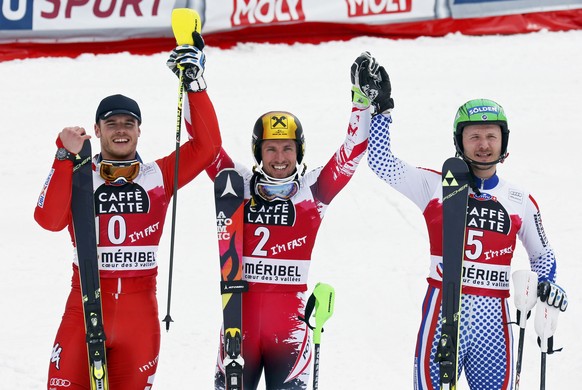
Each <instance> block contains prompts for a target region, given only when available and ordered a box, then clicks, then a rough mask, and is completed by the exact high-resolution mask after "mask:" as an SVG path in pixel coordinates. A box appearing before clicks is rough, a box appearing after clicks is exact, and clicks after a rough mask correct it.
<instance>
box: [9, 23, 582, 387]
mask: <svg viewBox="0 0 582 390" xmlns="http://www.w3.org/2000/svg"><path fill="white" fill-rule="evenodd" d="M169 49H171V48H169ZM364 50H369V51H371V52H372V53H373V54H374V55H375V56H376V57H377V58H378V60H379V61H380V62H381V63H382V64H383V65H385V66H386V68H387V70H388V72H389V74H390V77H391V79H392V85H393V97H394V99H395V101H396V108H395V110H394V112H393V117H394V124H393V130H392V132H393V150H394V151H395V153H396V154H397V155H398V156H400V157H401V158H403V159H405V160H406V161H408V162H410V163H413V164H416V165H420V166H425V167H431V168H435V169H438V170H440V166H441V164H442V162H443V161H444V160H445V158H447V157H449V156H451V155H452V154H453V144H452V133H451V131H452V121H453V116H454V114H455V112H456V109H457V107H458V106H459V105H461V104H462V103H464V102H465V101H466V100H469V99H471V98H477V97H488V98H491V99H494V100H496V101H498V102H499V103H501V104H502V105H503V106H504V108H505V110H506V113H507V115H508V117H509V125H510V129H511V131H512V132H511V137H510V152H511V155H510V157H509V159H508V160H507V161H506V163H505V164H503V165H502V166H500V167H499V172H500V174H501V176H503V177H505V178H506V179H507V180H510V181H514V182H516V183H518V184H521V185H522V186H524V187H526V188H528V189H530V190H531V191H532V193H533V194H534V196H535V198H536V200H537V202H538V204H539V205H540V207H541V210H542V215H543V217H544V224H545V228H546V233H547V235H548V237H549V239H550V242H551V244H552V245H553V247H554V249H555V252H556V255H557V258H558V264H559V265H558V281H559V283H560V284H562V285H563V286H564V288H565V289H566V290H567V292H568V294H569V298H570V307H569V308H568V311H567V312H565V313H562V314H561V315H560V320H559V325H558V329H557V332H556V337H555V344H556V346H564V350H563V352H561V353H558V354H554V355H551V356H548V360H547V387H548V388H551V389H567V388H573V386H574V384H577V383H580V382H581V381H582V352H581V351H582V338H581V337H580V336H579V334H580V332H579V328H578V325H579V322H578V321H579V320H580V319H581V316H582V315H581V313H580V307H581V304H582V287H581V284H580V279H579V276H577V275H581V274H582V262H581V263H578V261H581V260H582V258H581V255H580V250H579V248H580V245H579V243H580V242H579V241H578V240H580V236H581V233H582V228H581V227H580V221H581V220H582V208H581V207H580V205H579V204H578V205H577V203H576V202H577V201H576V200H575V199H576V198H575V197H576V196H577V195H579V191H580V190H582V184H581V182H580V178H579V177H577V176H576V175H577V174H576V173H575V172H574V171H575V167H574V165H575V164H576V161H578V162H579V157H580V154H579V153H580V150H581V145H582V135H581V124H580V110H581V109H582V72H581V69H582V31H572V32H558V33H549V32H541V33H532V34H527V35H515V36H486V37H466V36H461V35H449V36H447V37H444V38H419V39H415V40H398V41H397V40H388V39H377V38H358V39H354V40H351V41H349V42H330V43H323V44H320V45H292V46H286V45H258V44H245V45H239V46H237V47H236V48H234V49H232V50H219V49H216V48H212V47H208V48H207V49H206V52H207V56H208V61H207V70H206V80H207V82H208V85H209V89H208V91H209V94H210V96H211V97H212V99H213V101H214V104H215V107H216V111H217V113H218V117H219V121H220V123H221V127H222V134H223V139H224V146H225V148H226V149H227V150H228V151H229V153H230V154H231V155H232V156H233V157H234V158H235V159H236V160H238V161H240V162H243V163H246V164H247V165H249V166H250V165H251V162H252V158H251V153H250V148H249V144H250V134H251V128H252V125H253V124H254V121H255V120H256V118H257V117H258V116H259V115H260V114H262V113H263V112H266V111H269V110H273V109H283V110H289V111H291V112H293V113H295V114H296V115H297V116H298V117H299V118H300V119H301V121H302V123H303V126H304V129H305V133H306V137H307V154H306V162H307V163H308V166H309V167H310V168H315V167H317V166H319V165H323V164H325V163H326V162H327V161H328V159H329V158H330V157H331V156H332V154H333V153H334V152H335V150H336V148H337V147H338V146H339V145H340V143H341V142H342V141H343V138H344V135H345V131H346V128H347V122H348V119H349V111H350V79H349V68H350V66H351V64H352V61H353V60H354V59H355V58H356V57H357V56H358V55H359V54H360V52H362V51H364ZM166 56H167V53H162V54H157V55H152V56H132V55H129V54H126V53H125V54H114V55H98V56H95V55H83V56H81V57H79V58H77V59H68V58H45V59H33V60H23V61H20V60H19V61H11V62H5V63H0V86H1V89H0V107H1V115H0V131H1V134H2V142H1V143H0V159H1V160H0V161H1V164H0V180H1V182H2V192H1V196H2V200H1V202H0V216H1V218H2V224H1V226H2V227H1V231H2V240H1V241H0V253H2V259H3V264H4V265H3V266H2V271H1V273H0V302H1V303H0V304H1V311H0V312H1V313H2V321H0V378H1V380H0V389H40V388H44V387H45V386H46V385H45V383H46V373H47V369H48V364H49V358H50V354H51V349H52V345H53V344H52V343H53V339H54V336H55V333H56V330H57V327H58V325H59V322H60V318H61V315H62V313H63V309H64V304H65V299H66V297H67V294H68V292H69V286H70V277H71V265H70V263H71V259H72V250H71V244H70V240H69V237H68V233H67V232H66V231H62V232H59V233H52V232H48V231H44V230H43V229H41V228H40V227H39V226H38V225H37V224H36V223H35V221H34V220H33V211H34V207H35V204H36V201H37V197H38V194H39V193H40V190H41V188H42V185H43V182H44V180H45V178H46V175H47V174H48V171H49V168H50V166H51V164H52V160H53V155H54V152H55V145H54V141H55V138H56V135H57V133H58V132H59V131H60V130H61V129H62V128H63V127H65V126H71V125H83V126H85V128H87V129H88V131H89V132H90V133H91V134H93V131H92V129H91V128H92V126H93V118H94V113H95V109H96V107H97V104H98V103H99V101H100V100H101V98H103V97H104V96H107V95H110V94H114V93H123V94H126V95H128V96H131V97H134V98H135V99H136V100H137V101H138V102H139V104H140V106H141V109H142V113H143V119H144V122H143V125H142V136H141V139H140V143H139V148H138V149H139V152H140V154H141V155H142V157H143V158H144V159H145V160H147V161H151V160H153V159H156V158H159V157H161V156H164V155H166V154H168V153H170V152H171V151H172V150H173V148H174V135H175V119H176V102H177V89H178V88H177V81H176V79H175V77H174V75H173V74H171V73H170V72H169V71H168V70H167V69H166V67H165V60H166ZM92 141H93V148H94V149H95V150H96V149H97V148H98V146H99V144H98V142H97V139H96V138H93V140H92ZM569 193H570V194H571V195H569ZM178 198H179V199H178V213H179V217H178V220H177V236H176V248H175V268H174V271H175V272H174V281H173V290H172V298H173V300H172V306H171V307H172V312H171V313H172V317H173V319H174V321H175V322H174V323H173V324H172V326H171V329H170V332H169V333H166V332H163V335H162V347H161V353H160V361H159V368H158V371H157V376H156V382H155V385H156V386H155V388H157V389H181V388H194V389H196V388H198V389H204V388H207V389H210V388H212V378H213V373H214V365H215V359H216V352H217V347H218V341H219V335H218V331H219V327H220V322H221V310H220V295H219V284H218V280H219V269H218V256H217V244H216V239H215V235H214V215H213V210H214V205H213V199H212V188H211V183H210V180H209V179H208V178H207V177H206V175H204V174H203V175H201V176H200V177H198V178H196V179H195V180H194V182H192V183H191V184H190V185H188V186H187V187H186V188H184V189H183V190H181V192H180V194H179V197H178ZM170 223H171V212H169V213H168V216H167V220H166V229H165V232H164V236H163V238H162V241H161V247H160V251H159V264H160V275H159V278H158V281H159V289H158V298H159V302H160V319H161V318H163V316H164V315H165V313H166V300H167V280H168V256H169V242H170ZM427 241H428V240H427V232H426V228H425V224H424V220H423V218H422V216H421V213H420V211H419V210H418V209H417V208H416V206H414V205H413V204H412V202H410V201H409V200H408V199H406V198H405V197H403V196H402V195H400V194H399V193H397V192H396V191H395V190H393V189H392V188H390V187H389V186H388V185H387V184H386V183H384V182H382V181H381V180H379V179H378V178H377V177H375V176H374V175H373V174H372V172H371V171H370V170H369V168H368V167H367V163H366V161H365V160H364V161H363V164H362V165H361V166H360V168H359V169H358V172H357V173H356V175H355V177H354V178H353V179H352V181H351V182H350V183H349V185H348V186H347V187H346V188H345V190H344V191H343V192H342V193H340V194H339V195H338V196H337V198H336V199H335V200H334V202H332V204H331V206H330V208H329V209H328V212H327V215H326V218H325V220H324V222H323V225H322V228H321V231H320V233H319V237H318V242H317V244H316V247H315V250H314V253H313V264H312V266H311V275H310V283H309V285H310V288H312V287H313V286H314V285H315V284H316V283H317V282H319V281H322V282H326V283H329V284H331V285H333V286H334V287H335V289H336V295H337V298H336V306H335V314H334V316H333V317H332V318H331V319H330V320H329V322H328V323H327V326H326V332H325V333H324V334H323V337H322V345H321V366H320V368H321V371H320V387H321V388H323V389H331V388H335V389H366V388H376V387H382V388H396V387H399V388H411V387H412V361H413V354H414V346H415V339H416V332H417V327H418V323H419V320H420V306H421V300H422V297H423V296H424V292H425V288H426V281H425V277H426V276H427V271H428V265H429V256H428V242H427ZM527 267H528V262H527V258H526V255H525V251H524V250H523V248H522V247H521V246H520V245H519V244H518V250H517V251H516V253H515V258H514V263H513V270H517V269H523V268H527ZM511 302H512V303H513V300H512V299H511ZM532 318H533V317H532ZM518 333H519V332H518V329H517V328H514V336H515V339H516V344H517V335H518ZM535 337H536V336H535V331H534V327H533V320H530V321H529V322H528V329H527V333H526V342H525V356H524V363H523V374H522V379H521V388H522V389H535V388H539V372H540V352H539V348H538V347H537V345H536V343H535ZM388 384H390V385H388ZM460 388H465V389H466V388H467V385H466V384H465V382H464V381H462V382H461V386H460Z"/></svg>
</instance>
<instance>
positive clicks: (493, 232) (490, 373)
mask: <svg viewBox="0 0 582 390" xmlns="http://www.w3.org/2000/svg"><path fill="white" fill-rule="evenodd" d="M391 122H392V119H391V117H390V115H377V116H375V117H374V119H373V120H372V126H371V130H370V144H369V149H368V151H369V155H368V165H369V166H370V168H371V169H372V170H373V171H374V172H375V173H376V175H378V177H380V178H381V179H382V180H385V181H386V182H387V183H388V184H390V185H391V186H392V187H393V188H394V189H396V190H397V191H399V192H400V193H402V194H403V195H405V196H406V197H407V198H409V199H410V200H412V201H413V202H414V203H415V204H416V205H417V206H418V207H419V208H420V210H422V212H423V215H424V218H425V221H426V226H427V228H428V234H429V240H430V269H429V276H428V278H427V280H428V284H429V286H428V291H427V293H426V296H425V299H424V302H423V305H422V322H421V324H420V329H419V332H418V338H417V345H416V355H415V361H414V386H415V387H414V388H415V389H438V388H439V368H438V363H436V362H435V360H434V357H435V353H436V349H437V343H438V341H439V339H440V333H441V330H440V328H441V324H440V318H441V313H440V309H441V298H442V295H441V285H442V254H443V252H442V245H443V243H442V228H443V227H442V225H443V221H442V186H441V184H442V178H441V174H440V172H436V171H432V170H428V169H424V168H416V167H413V166H411V165H409V164H407V163H406V162H404V161H402V160H400V159H399V158H397V157H395V156H394V155H393V154H392V151H391V149H390V133H389V124H390V123H391ZM473 179H474V180H475V184H476V187H477V188H478V189H479V192H480V194H477V193H475V191H474V190H470V192H469V201H468V208H467V227H466V240H465V252H464V253H465V255H464V259H463V274H462V284H463V286H462V298H461V323H460V346H459V359H458V361H459V367H458V368H459V372H460V371H461V370H462V369H463V368H465V375H466V377H467V381H468V383H469V385H470V387H471V389H482V390H500V389H503V390H506V389H510V388H511V386H512V377H513V375H512V372H513V336H512V333H511V325H510V324H509V322H510V316H509V311H508V304H507V298H508V297H509V280H510V271H511V259H512V258H513V253H514V250H515V244H516V239H517V238H519V239H520V241H521V242H522V244H523V246H524V248H525V250H526V251H527V254H528V256H529V261H530V265H531V268H532V270H533V271H535V272H536V273H537V274H538V277H539V280H540V281H545V280H549V281H552V282H554V281H555V278H556V259H555V257H554V252H553V250H552V248H551V246H550V244H549V243H548V240H547V238H546V235H545V233H544V228H543V225H542V219H541V215H540V211H539V209H538V206H537V204H536V202H535V200H534V199H533V197H532V196H531V195H530V194H529V193H528V192H526V191H524V190H523V189H521V188H520V187H516V186H514V185H513V184H510V183H508V182H506V181H504V180H502V179H500V178H499V177H498V176H497V175H494V176H493V177H491V178H489V179H486V180H481V179H479V178H477V177H474V176H473Z"/></svg>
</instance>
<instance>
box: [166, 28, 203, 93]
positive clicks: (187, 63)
mask: <svg viewBox="0 0 582 390" xmlns="http://www.w3.org/2000/svg"><path fill="white" fill-rule="evenodd" d="M192 38H193V40H194V45H180V46H177V47H176V48H175V49H174V50H172V53H170V58H168V60H167V61H166V66H167V67H168V68H170V70H171V71H172V72H173V73H174V74H175V75H176V76H178V77H180V70H182V75H183V83H184V87H185V88H186V90H187V91H189V92H199V91H203V90H205V89H206V81H205V80H204V77H203V74H204V66H205V64H206V56H205V55H204V52H203V51H202V49H203V48H204V39H202V36H201V35H200V34H199V33H197V32H193V33H192Z"/></svg>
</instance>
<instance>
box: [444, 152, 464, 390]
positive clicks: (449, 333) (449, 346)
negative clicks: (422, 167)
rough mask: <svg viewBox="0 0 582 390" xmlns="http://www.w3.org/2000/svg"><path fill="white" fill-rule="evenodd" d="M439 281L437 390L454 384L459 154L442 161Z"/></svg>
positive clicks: (460, 233) (460, 235) (460, 231)
mask: <svg viewBox="0 0 582 390" xmlns="http://www.w3.org/2000/svg"><path fill="white" fill-rule="evenodd" d="M442 180H443V181H442V188H443V285H442V313H441V324H442V331H441V339H440V341H439V345H438V347H437V355H436V361H437V362H439V375H440V388H441V390H444V389H449V390H454V389H456V386H457V379H458V378H457V374H458V358H459V325H460V316H461V285H462V280H461V278H462V272H463V257H464V250H465V228H466V225H467V204H468V196H469V180H470V178H469V168H468V167H467V164H466V163H465V162H464V161H463V160H461V159H460V158H455V157H453V158H449V159H448V160H446V161H445V163H444V164H443V171H442Z"/></svg>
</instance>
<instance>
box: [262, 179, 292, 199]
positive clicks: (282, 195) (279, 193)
mask: <svg viewBox="0 0 582 390" xmlns="http://www.w3.org/2000/svg"><path fill="white" fill-rule="evenodd" d="M297 191H299V183H297V182H296V181H290V182H288V183H282V184H268V183H257V184H256V185H255V192H256V193H257V194H258V195H259V196H260V197H261V198H263V199H265V200H268V201H272V200H287V199H289V198H291V197H293V195H295V194H296V193H297Z"/></svg>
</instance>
